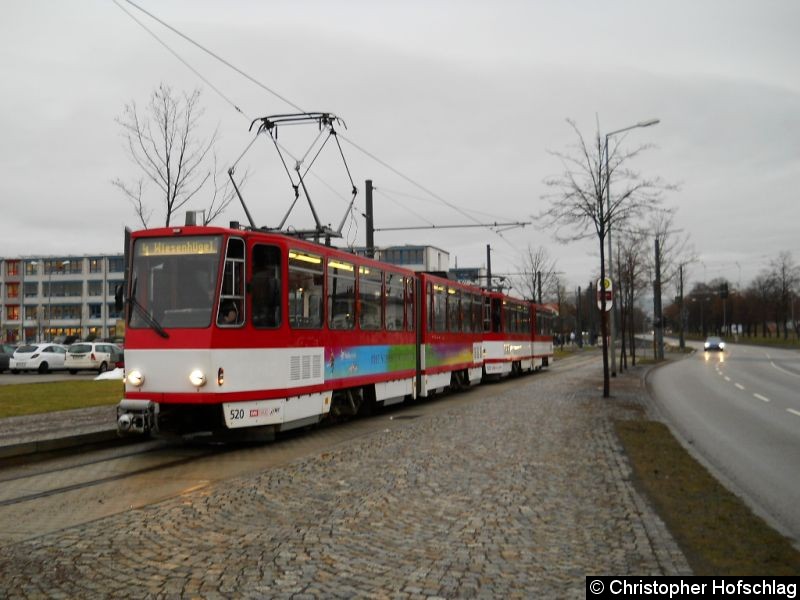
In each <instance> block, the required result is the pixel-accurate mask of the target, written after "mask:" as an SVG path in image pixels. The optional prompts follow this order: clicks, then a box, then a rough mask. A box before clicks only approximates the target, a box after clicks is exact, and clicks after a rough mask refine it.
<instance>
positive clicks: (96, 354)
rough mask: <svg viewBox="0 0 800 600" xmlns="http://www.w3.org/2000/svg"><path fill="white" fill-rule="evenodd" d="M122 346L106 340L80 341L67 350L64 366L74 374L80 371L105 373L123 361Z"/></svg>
mask: <svg viewBox="0 0 800 600" xmlns="http://www.w3.org/2000/svg"><path fill="white" fill-rule="evenodd" d="M122 360H123V359H122V348H120V347H119V346H117V345H115V344H108V343H106V342H78V343H77V344H72V346H70V347H69V350H68V351H67V358H66V361H65V363H64V367H65V368H66V369H67V370H68V371H69V372H70V373H71V374H72V375H74V374H75V373H77V372H78V371H97V372H98V373H105V372H106V371H108V370H109V369H115V368H116V366H117V362H120V361H122Z"/></svg>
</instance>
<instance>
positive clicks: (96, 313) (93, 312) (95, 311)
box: [88, 304, 103, 319]
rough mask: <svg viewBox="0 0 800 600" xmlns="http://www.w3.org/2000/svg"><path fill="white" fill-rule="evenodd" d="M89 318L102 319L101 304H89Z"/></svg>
mask: <svg viewBox="0 0 800 600" xmlns="http://www.w3.org/2000/svg"><path fill="white" fill-rule="evenodd" d="M88 306H89V318H90V319H102V318H103V305H102V304H89V305H88Z"/></svg>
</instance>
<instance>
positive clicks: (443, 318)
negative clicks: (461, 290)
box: [433, 284, 447, 331]
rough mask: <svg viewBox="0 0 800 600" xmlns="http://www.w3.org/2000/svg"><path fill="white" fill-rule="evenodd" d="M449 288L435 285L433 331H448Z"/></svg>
mask: <svg viewBox="0 0 800 600" xmlns="http://www.w3.org/2000/svg"><path fill="white" fill-rule="evenodd" d="M446 296H447V290H446V289H445V287H444V286H442V285H436V284H434V285H433V331H447V298H446Z"/></svg>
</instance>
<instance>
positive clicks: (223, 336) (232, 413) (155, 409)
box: [117, 226, 552, 437]
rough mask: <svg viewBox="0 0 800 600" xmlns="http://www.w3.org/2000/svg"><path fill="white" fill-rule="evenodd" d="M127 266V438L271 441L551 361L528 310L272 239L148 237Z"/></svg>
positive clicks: (192, 232) (213, 234) (194, 231)
mask: <svg viewBox="0 0 800 600" xmlns="http://www.w3.org/2000/svg"><path fill="white" fill-rule="evenodd" d="M128 255H129V261H130V265H129V273H128V279H127V281H126V290H125V291H124V296H125V300H126V303H127V310H126V313H125V314H126V319H127V322H126V338H125V364H126V377H125V394H124V398H123V399H122V400H121V402H120V404H119V406H118V409H117V413H118V429H119V430H120V432H122V433H129V432H130V433H153V434H155V435H172V434H174V435H199V434H214V435H221V434H226V433H227V434H234V435H238V436H240V437H249V436H250V435H251V434H255V435H258V436H269V435H271V434H273V433H274V432H277V431H282V430H287V429H292V428H297V427H303V426H306V425H310V424H314V423H317V422H318V421H320V420H321V419H323V418H325V417H330V416H347V415H353V414H356V413H358V412H360V411H361V410H362V408H363V407H366V406H369V405H373V404H384V405H387V404H391V403H395V402H401V401H403V400H404V399H406V398H417V397H426V396H429V395H431V394H433V393H436V392H438V391H441V390H443V389H445V388H448V387H456V388H458V387H462V386H467V385H472V384H476V383H479V382H480V381H482V380H483V379H484V378H485V377H488V376H501V375H506V374H510V373H520V372H523V371H529V370H533V369H534V368H537V367H539V366H541V365H542V364H547V363H546V360H547V357H548V356H549V355H552V338H549V347H548V345H547V341H548V338H547V337H546V332H545V331H543V330H542V331H538V332H537V329H536V327H535V324H536V323H537V322H539V321H542V319H540V317H539V316H538V315H539V312H537V308H536V306H535V305H533V304H532V303H530V302H526V301H523V300H517V299H513V298H510V297H508V296H505V295H503V294H500V293H497V292H491V293H490V292H487V291H485V290H482V289H480V288H478V287H474V286H469V285H465V284H461V283H457V282H454V281H451V280H448V279H446V278H443V277H438V276H435V275H431V274H427V273H421V274H420V273H414V272H413V271H409V270H406V269H403V268H401V267H399V266H395V265H390V264H386V263H381V262H378V261H375V260H372V259H369V258H363V257H359V256H356V255H353V254H350V253H348V252H345V251H343V250H339V249H335V248H331V247H328V246H322V245H319V244H315V243H312V242H309V241H305V240H302V239H298V238H295V237H291V236H287V235H284V234H280V233H272V232H266V231H259V230H252V229H244V230H243V229H240V228H236V227H233V228H224V227H198V226H184V227H170V228H162V229H148V230H144V231H140V232H135V233H133V234H132V235H131V240H130V246H129V248H128ZM542 322H543V321H542Z"/></svg>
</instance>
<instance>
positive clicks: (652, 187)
mask: <svg viewBox="0 0 800 600" xmlns="http://www.w3.org/2000/svg"><path fill="white" fill-rule="evenodd" d="M567 122H568V123H569V124H570V126H571V127H572V129H573V131H574V132H575V134H576V135H577V137H578V142H577V144H576V145H575V146H574V147H573V148H572V152H573V153H567V152H551V154H553V155H554V156H556V157H558V158H559V159H560V160H561V164H562V166H563V172H562V173H561V175H558V176H555V177H551V178H548V179H546V180H545V184H546V185H547V186H549V187H551V188H553V189H555V190H556V191H555V192H554V193H552V194H547V195H545V199H546V200H549V201H550V206H549V208H548V209H547V210H545V211H544V212H543V213H542V214H540V215H539V219H541V223H542V224H543V226H544V227H547V228H550V227H553V228H555V233H554V235H555V238H556V239H557V240H559V241H561V242H565V243H566V242H571V241H576V240H581V239H586V238H590V237H593V236H594V237H596V238H597V241H598V242H599V245H600V278H601V280H605V276H606V268H605V249H604V246H605V244H604V242H605V240H606V236H607V235H608V232H609V230H610V228H611V227H614V228H616V227H619V226H620V225H622V224H624V223H627V222H632V221H633V220H634V219H637V218H641V217H643V216H645V215H647V214H648V213H649V212H650V211H652V210H653V209H655V208H656V207H657V206H658V205H659V204H660V203H661V200H662V194H663V191H664V189H666V188H668V186H667V185H666V184H664V183H663V182H661V180H660V179H657V178H656V179H646V178H643V177H641V175H640V174H639V173H637V172H635V171H633V170H632V169H630V168H629V167H628V165H629V163H630V162H631V161H632V160H633V159H635V158H636V157H637V156H639V155H640V154H641V153H642V152H643V151H644V150H646V149H647V148H649V146H647V145H642V146H639V147H637V148H634V149H633V150H625V149H624V148H623V147H622V146H621V144H620V143H615V144H614V145H613V146H612V147H609V149H608V155H607V156H606V154H605V152H604V147H603V138H602V137H601V135H600V132H599V128H598V131H597V133H596V136H595V138H594V139H593V140H592V143H591V145H587V143H586V141H585V140H584V137H583V135H581V132H580V131H579V130H578V128H577V126H576V125H575V123H574V121H571V120H568V121H567ZM623 139H624V138H623ZM609 186H610V188H609ZM609 189H610V190H613V191H612V192H611V193H610V194H608V191H609ZM607 194H608V196H607ZM605 308H606V307H605V295H603V294H601V310H602V311H603V312H605ZM602 335H603V396H604V397H608V396H609V387H610V385H609V374H608V321H607V319H604V320H603V325H602Z"/></svg>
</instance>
